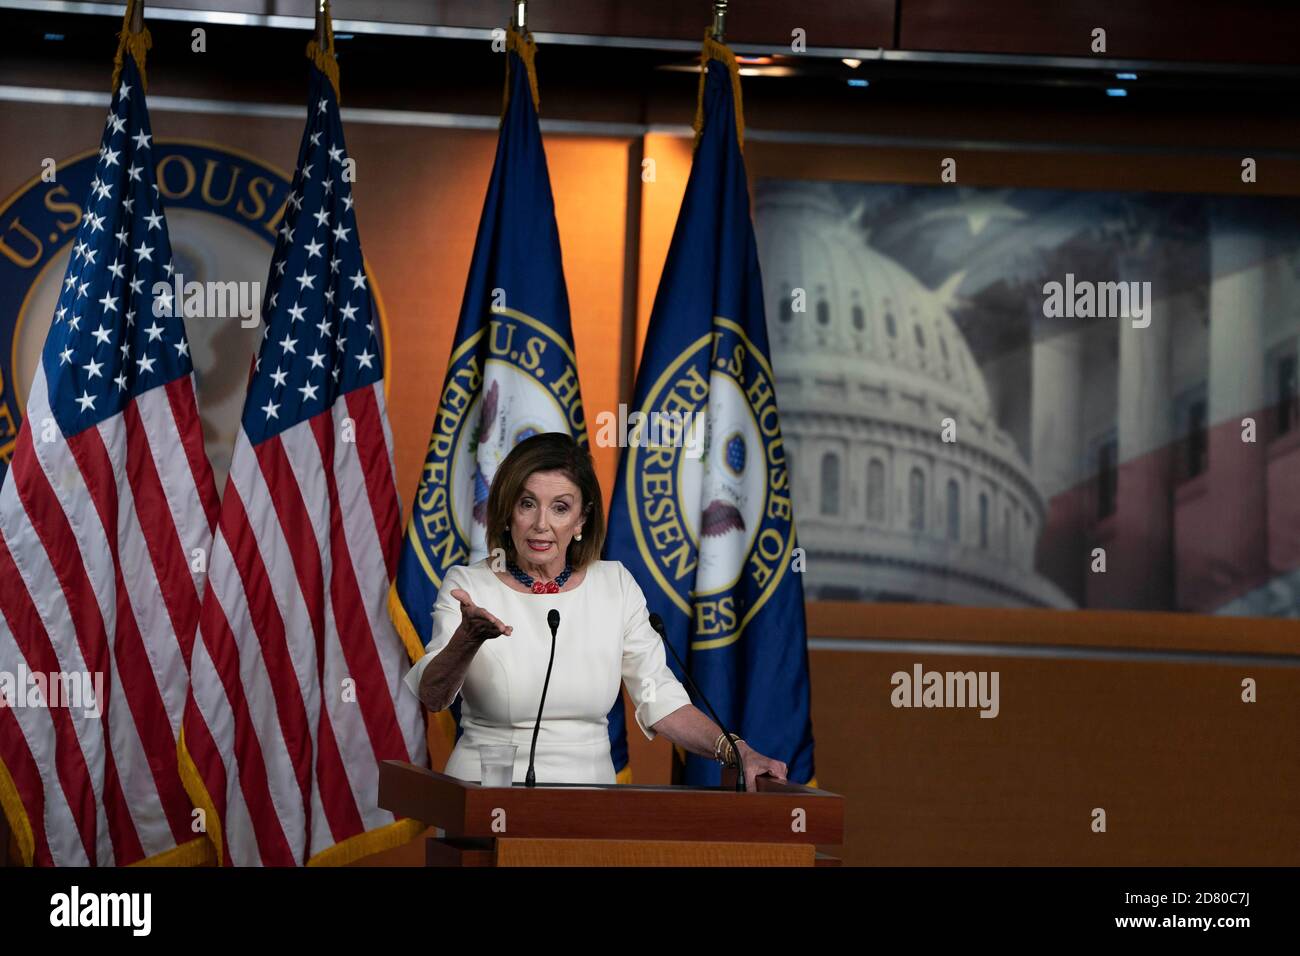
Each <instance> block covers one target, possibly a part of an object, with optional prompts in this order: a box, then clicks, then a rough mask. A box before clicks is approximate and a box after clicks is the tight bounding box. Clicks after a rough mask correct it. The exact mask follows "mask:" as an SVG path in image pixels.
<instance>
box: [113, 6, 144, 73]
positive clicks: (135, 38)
mask: <svg viewBox="0 0 1300 956" xmlns="http://www.w3.org/2000/svg"><path fill="white" fill-rule="evenodd" d="M117 38H118V42H117V55H116V56H114V57H113V80H112V83H111V84H110V87H109V88H110V90H111V91H112V92H114V93H116V92H117V82H118V80H120V79H121V77H122V63H123V62H124V58H125V57H126V56H127V55H128V54H130V55H131V56H133V57H135V65H136V68H137V69H138V70H139V71H140V82H141V83H142V84H144V85H145V86H148V77H147V76H145V72H144V60H145V54H146V53H148V51H149V47H151V46H153V38H152V37H151V36H150V35H149V30H148V28H147V27H146V26H145V25H144V0H127V4H126V12H125V13H124V14H123V15H122V29H121V31H120V32H119V33H118V34H117Z"/></svg>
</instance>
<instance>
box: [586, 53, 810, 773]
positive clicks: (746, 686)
mask: <svg viewBox="0 0 1300 956" xmlns="http://www.w3.org/2000/svg"><path fill="white" fill-rule="evenodd" d="M704 70H705V73H704V75H703V76H702V77H701V83H702V85H703V95H702V97H701V101H700V115H699V116H698V117H697V120H696V125H697V131H698V132H699V133H700V137H699V140H698V142H697V145H696V151H695V159H694V163H693V165H692V166H691V175H690V179H689V180H688V181H687V185H686V195H685V198H684V199H683V200H682V208H681V212H680V213H679V214H678V218H677V228H676V230H675V231H674V233H673V240H672V245H671V246H670V247H669V250H668V259H667V261H666V263H665V264H664V271H663V276H662V278H661V279H660V282H659V292H658V295H657V296H656V298H655V304H654V309H653V311H652V312H651V314H650V327H649V330H648V332H647V334H646V344H645V349H644V351H643V353H642V356H641V367H640V369H639V371H638V373H637V379H636V388H635V391H634V399H633V406H632V407H633V412H632V413H630V414H629V416H628V418H629V422H631V420H632V418H633V414H635V413H636V412H639V413H641V415H642V416H644V417H643V418H642V419H640V422H641V424H642V425H643V432H642V434H648V435H650V436H657V438H655V440H656V441H657V442H658V444H657V445H656V444H653V443H652V442H651V441H649V440H647V441H637V440H634V439H631V438H630V439H629V442H628V445H629V447H628V448H626V449H625V450H624V453H623V458H622V462H621V464H620V467H619V470H618V481H617V484H616V485H615V490H614V499H613V502H612V503H611V505H610V522H609V536H608V539H607V542H608V543H607V545H606V549H605V550H606V554H605V556H606V557H607V558H609V559H613V560H619V561H622V562H623V564H624V565H626V567H627V568H628V570H629V571H631V572H632V574H633V575H634V576H635V577H636V579H637V581H638V582H639V583H640V585H641V588H642V590H643V591H644V592H645V595H646V601H647V604H648V606H649V608H650V610H651V611H655V612H658V613H659V615H660V616H661V617H663V619H664V623H665V625H666V627H667V631H668V637H669V640H671V641H672V644H673V647H674V648H675V649H676V650H677V652H678V654H680V655H681V657H682V659H683V660H685V661H686V663H687V666H688V667H689V668H690V671H691V676H692V677H694V678H695V681H696V682H697V683H698V684H699V685H700V688H701V689H702V690H703V691H704V693H705V694H706V695H707V696H708V698H709V700H710V701H711V702H712V703H713V706H714V707H715V708H716V709H717V711H718V714H719V715H720V716H721V717H722V719H723V721H724V722H725V723H726V725H727V727H728V728H729V729H730V730H732V731H733V732H735V733H737V734H739V735H740V736H741V737H743V738H745V740H746V741H747V742H748V743H749V745H750V746H752V747H754V748H755V749H756V750H758V751H759V752H760V753H763V754H766V755H768V756H769V757H773V758H775V759H777V760H783V761H785V763H786V764H787V765H788V766H789V778H790V780H792V781H798V782H808V781H811V780H812V778H813V741H812V722H811V718H810V714H809V698H810V688H809V682H808V651H807V633H806V627H805V621H804V604H803V583H802V581H801V579H800V576H799V574H798V573H796V572H795V571H794V570H793V569H792V565H793V564H794V562H795V558H796V555H795V554H794V551H795V548H796V547H797V544H796V541H795V529H794V519H793V515H792V513H791V494H790V477H789V474H788V472H787V469H786V457H785V446H784V442H783V441H782V438H781V426H780V419H779V416H778V414H777V406H776V394H775V380H774V376H773V373H772V366H771V363H770V361H769V354H768V345H767V325H766V319H765V316H764V312H763V288H762V281H761V278H760V276H759V270H758V250H757V247H756V245H755V242H754V229H753V224H752V223H751V222H750V217H749V188H748V185H747V180H746V177H745V164H744V159H743V156H742V154H741V142H740V135H741V134H740V130H741V128H742V123H743V120H742V118H741V117H742V114H741V112H740V102H739V90H740V86H739V79H738V73H737V68H736V62H735V58H734V56H733V55H732V53H731V51H730V50H728V49H727V47H725V46H723V45H722V44H720V43H715V42H713V41H712V40H706V41H705V51H704ZM659 421H662V422H663V425H664V427H663V428H658V429H657V428H656V427H655V425H656V423H657V422H659ZM647 423H648V424H649V425H650V428H649V430H648V431H646V430H644V425H646V424H647ZM674 423H675V425H674ZM670 426H673V427H670ZM665 435H667V436H669V438H671V439H673V441H671V442H665V441H664V436H665ZM696 703H697V704H700V706H701V708H702V709H703V705H702V703H701V702H699V701H697V702H696ZM609 717H610V737H611V740H612V742H613V753H614V765H615V766H616V767H617V766H620V765H621V763H620V760H621V761H623V762H625V761H626V759H627V756H626V755H627V742H626V738H625V736H624V721H623V710H622V705H621V702H620V703H619V705H616V706H615V707H614V709H613V710H612V711H611V712H610V715H609ZM719 777H720V768H719V765H718V764H717V763H716V762H715V761H713V760H711V759H707V758H701V757H697V756H695V755H693V754H691V755H688V757H687V760H686V775H685V782H686V783H688V784H696V785H705V784H717V783H718V782H719Z"/></svg>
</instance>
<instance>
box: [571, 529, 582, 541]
mask: <svg viewBox="0 0 1300 956" xmlns="http://www.w3.org/2000/svg"><path fill="white" fill-rule="evenodd" d="M573 540H574V541H581V540H582V532H581V531H579V532H578V533H577V534H575V535H574V536H573Z"/></svg>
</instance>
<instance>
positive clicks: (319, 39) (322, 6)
mask: <svg viewBox="0 0 1300 956" xmlns="http://www.w3.org/2000/svg"><path fill="white" fill-rule="evenodd" d="M328 3H329V0H316V45H317V46H319V47H320V48H321V49H322V50H324V49H325V47H326V46H327V44H328V42H329V41H328V38H327V37H326V36H325V18H326V17H328V16H329V11H328V10H327V9H326V6H327V5H328Z"/></svg>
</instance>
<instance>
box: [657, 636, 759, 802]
mask: <svg viewBox="0 0 1300 956" xmlns="http://www.w3.org/2000/svg"><path fill="white" fill-rule="evenodd" d="M650 626H651V627H652V628H654V629H655V633H656V634H658V635H659V639H660V640H661V641H663V642H664V646H665V647H667V648H668V653H670V654H672V655H673V660H675V661H676V662H677V666H678V667H680V668H681V670H682V676H683V677H685V678H686V684H687V686H689V687H690V689H691V691H692V692H694V694H695V696H696V698H697V699H699V700H701V701H703V702H704V706H705V707H707V708H708V710H709V715H710V716H711V717H712V718H713V722H714V723H715V724H717V725H718V726H719V727H720V728H722V732H723V733H724V734H726V736H727V740H729V741H730V742H731V749H732V751H733V752H734V753H735V755H736V764H737V768H738V770H739V776H737V777H736V792H737V793H744V792H745V758H744V757H742V756H741V755H740V746H739V745H738V744H737V743H736V735H735V734H733V733H732V732H731V731H729V730H728V729H727V727H726V725H725V724H724V723H723V722H722V718H721V717H719V716H718V712H717V711H716V710H714V709H713V705H712V704H711V703H709V698H707V697H705V696H704V692H703V691H702V690H700V688H699V685H698V684H696V683H695V680H694V679H693V678H692V677H691V672H690V671H688V670H687V669H686V665H685V664H683V663H682V659H681V658H680V657H679V656H677V651H675V650H674V649H673V644H672V641H670V640H668V635H667V634H666V633H665V632H664V620H663V618H661V617H660V616H659V615H658V614H651V615H650Z"/></svg>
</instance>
